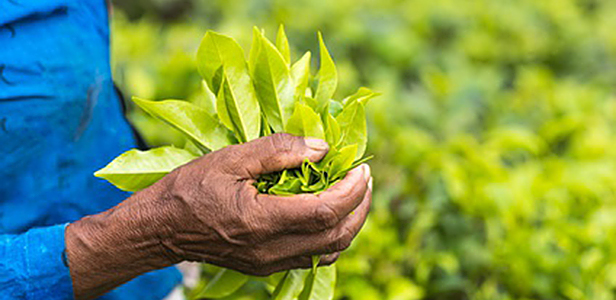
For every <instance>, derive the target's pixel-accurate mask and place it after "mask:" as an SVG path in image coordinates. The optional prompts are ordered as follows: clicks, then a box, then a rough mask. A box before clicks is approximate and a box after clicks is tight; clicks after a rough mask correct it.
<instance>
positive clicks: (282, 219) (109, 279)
mask: <svg viewBox="0 0 616 300" xmlns="http://www.w3.org/2000/svg"><path fill="white" fill-rule="evenodd" d="M326 153H327V144H326V143H325V142H323V141H321V140H315V139H304V138H301V137H294V136H291V135H287V134H275V135H272V136H269V137H264V138H261V139H258V140H254V141H252V142H249V143H246V144H242V145H235V146H229V147H227V148H224V149H221V150H219V151H215V152H212V153H210V154H207V155H205V156H204V157H202V158H200V159H197V160H195V161H193V162H191V163H189V164H187V165H185V166H182V167H180V168H178V169H176V170H175V171H173V172H172V173H170V174H169V175H167V176H165V177H164V178H163V179H161V180H160V181H159V182H157V183H156V184H154V185H153V186H151V187H149V188H148V189H145V190H143V191H141V192H139V193H136V194H135V195H134V196H132V197H130V198H129V199H127V200H126V201H124V202H123V203H122V204H120V205H118V206H117V207H115V208H113V209H111V210H109V211H107V212H105V213H102V214H99V215H95V216H92V217H86V218H84V219H82V220H80V221H78V222H76V223H73V224H71V225H69V227H68V228H67V233H66V239H67V254H68V258H69V266H70V268H71V276H72V277H73V281H74V289H75V295H76V296H77V297H78V298H89V297H94V296H97V295H100V294H101V293H102V292H104V291H106V290H109V289H110V288H113V287H115V286H116V285H118V284H121V283H123V282H125V281H127V280H129V279H131V278H133V277H135V276H137V275H139V274H141V273H144V272H147V271H150V270H153V269H158V268H163V267H166V266H170V265H173V264H175V263H178V262H180V261H183V260H189V261H200V262H207V263H211V264H215V265H219V266H222V267H227V268H231V269H235V270H238V271H241V272H244V273H247V274H252V275H268V274H271V273H274V272H278V271H282V270H286V269H293V268H309V267H311V264H312V261H311V256H313V255H322V256H321V264H331V263H333V262H334V261H335V260H336V259H337V258H338V255H339V251H342V250H344V249H346V248H347V247H348V246H349V245H350V244H351V242H352V240H353V238H354V237H355V236H356V235H357V233H358V232H359V230H360V228H361V227H362V225H363V223H364V221H365V219H366V216H367V214H368V210H369V207H370V202H371V199H372V197H371V195H372V191H371V177H370V170H369V168H368V166H367V165H362V166H360V167H358V168H356V169H354V170H351V171H350V172H349V173H348V174H347V176H346V177H345V178H344V179H343V180H342V181H340V182H339V183H337V184H336V185H334V186H333V187H332V188H330V189H329V190H327V191H325V192H323V193H321V194H319V195H313V194H301V195H295V196H285V197H281V196H272V195H265V194H259V193H258V191H257V190H256V188H255V187H254V186H253V185H252V183H253V182H254V180H255V179H256V178H257V177H258V176H259V175H261V174H267V173H272V172H276V171H280V170H284V169H291V168H295V167H299V166H300V165H301V163H302V162H303V161H304V159H305V158H308V159H309V160H311V161H318V160H320V159H321V158H323V157H324V156H325V154H326ZM352 212H355V213H352ZM114 274H115V275H114ZM80 295H82V297H79V296H80Z"/></svg>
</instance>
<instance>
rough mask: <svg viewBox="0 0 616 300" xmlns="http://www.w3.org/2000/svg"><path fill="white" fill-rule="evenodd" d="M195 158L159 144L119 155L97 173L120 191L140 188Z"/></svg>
mask: <svg viewBox="0 0 616 300" xmlns="http://www.w3.org/2000/svg"><path fill="white" fill-rule="evenodd" d="M195 158H197V156H196V155H195V154H193V153H191V152H190V151H187V150H183V149H178V148H175V147H159V148H156V149H152V150H149V151H139V150H136V149H133V150H130V151H127V152H126V153H124V154H122V155H120V156H118V157H117V158H116V159H114V160H113V161H112V162H111V163H109V165H107V166H106V167H105V168H103V169H100V170H98V171H96V173H94V175H96V177H100V178H103V179H105V180H107V181H109V182H111V183H113V185H115V186H116V187H118V188H119V189H121V190H124V191H139V190H142V189H144V188H146V187H148V186H150V185H152V184H154V183H155V182H156V181H158V180H159V179H161V178H163V176H165V175H167V173H169V172H171V171H172V170H173V169H175V168H177V167H179V166H181V165H183V164H186V163H187V162H189V161H191V160H193V159H195Z"/></svg>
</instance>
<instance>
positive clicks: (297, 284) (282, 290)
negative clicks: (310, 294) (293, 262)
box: [272, 269, 310, 300]
mask: <svg viewBox="0 0 616 300" xmlns="http://www.w3.org/2000/svg"><path fill="white" fill-rule="evenodd" d="M309 273H310V270H302V269H297V270H289V271H287V272H285V275H284V277H283V278H282V280H280V282H278V285H277V286H276V289H275V290H274V293H273V294H272V300H294V299H297V297H298V296H299V294H300V293H301V292H302V289H303V288H304V282H305V281H306V277H308V274H309Z"/></svg>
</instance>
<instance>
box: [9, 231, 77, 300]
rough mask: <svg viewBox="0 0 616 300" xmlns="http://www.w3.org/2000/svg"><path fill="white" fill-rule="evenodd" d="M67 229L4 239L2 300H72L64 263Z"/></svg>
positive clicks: (68, 276) (68, 275)
mask: <svg viewBox="0 0 616 300" xmlns="http://www.w3.org/2000/svg"><path fill="white" fill-rule="evenodd" d="M65 227H66V225H57V226H50V227H44V228H36V229H30V230H29V231H27V232H25V233H23V234H17V235H9V234H5V235H0V291H2V292H1V293H0V299H54V300H55V299H72V295H73V291H72V286H71V277H70V274H69V270H68V267H67V266H66V265H65V263H64V262H63V260H62V252H63V251H64V229H65Z"/></svg>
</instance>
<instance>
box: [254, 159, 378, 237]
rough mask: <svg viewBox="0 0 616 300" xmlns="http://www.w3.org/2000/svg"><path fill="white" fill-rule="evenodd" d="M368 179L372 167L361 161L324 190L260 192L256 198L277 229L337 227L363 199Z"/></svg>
mask: <svg viewBox="0 0 616 300" xmlns="http://www.w3.org/2000/svg"><path fill="white" fill-rule="evenodd" d="M369 179H370V168H369V167H368V165H367V164H362V165H361V166H360V167H358V168H355V169H353V170H351V171H350V172H349V173H348V174H347V175H346V177H345V178H344V179H343V180H341V181H340V182H338V183H337V184H335V185H334V186H333V187H331V188H330V189H328V190H327V191H324V192H323V193H321V194H318V195H314V194H300V195H295V196H285V197H281V196H272V195H266V194H258V195H257V196H256V201H257V203H258V204H259V205H260V207H262V209H264V210H265V213H264V215H266V216H268V218H269V219H268V220H267V222H270V223H271V224H272V225H271V226H272V227H274V229H279V230H281V231H284V232H301V233H306V232H317V231H323V230H325V229H328V228H333V227H335V226H336V225H337V224H338V223H339V222H340V221H341V220H342V219H344V218H345V217H346V215H348V214H349V213H350V212H351V211H353V210H354V209H355V208H357V206H358V205H359V204H360V203H362V200H363V199H364V195H365V194H366V190H367V189H368V181H369Z"/></svg>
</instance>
